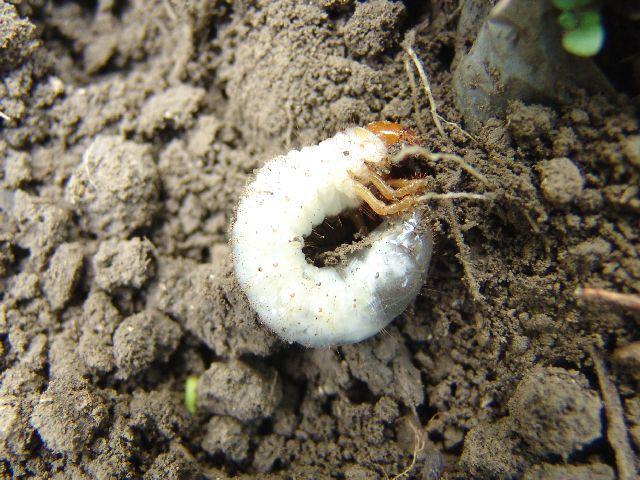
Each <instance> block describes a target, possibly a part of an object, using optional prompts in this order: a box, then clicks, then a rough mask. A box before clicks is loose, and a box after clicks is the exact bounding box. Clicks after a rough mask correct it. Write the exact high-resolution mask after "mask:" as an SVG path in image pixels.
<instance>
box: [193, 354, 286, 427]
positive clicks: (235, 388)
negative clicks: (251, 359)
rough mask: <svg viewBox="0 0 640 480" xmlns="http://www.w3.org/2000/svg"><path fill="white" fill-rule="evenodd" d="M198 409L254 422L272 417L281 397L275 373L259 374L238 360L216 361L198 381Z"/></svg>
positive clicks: (280, 389)
mask: <svg viewBox="0 0 640 480" xmlns="http://www.w3.org/2000/svg"><path fill="white" fill-rule="evenodd" d="M197 398H198V408H202V409H204V410H206V411H208V412H211V413H214V414H216V415H229V416H231V417H234V418H237V419H238V420H240V421H241V422H245V423H246V422H252V421H256V420H260V419H263V418H266V417H270V416H271V415H273V412H274V410H275V408H276V406H277V405H278V403H280V399H281V398H282V386H281V384H280V380H279V379H278V376H277V373H276V372H274V371H270V370H268V371H264V372H262V371H258V370H256V369H255V368H253V367H250V366H249V365H247V364H246V363H244V362H241V361H239V360H231V361H229V362H213V363H212V364H211V366H210V367H209V369H208V370H207V371H206V372H205V373H204V374H203V375H202V376H201V377H200V379H199V380H198V387H197Z"/></svg>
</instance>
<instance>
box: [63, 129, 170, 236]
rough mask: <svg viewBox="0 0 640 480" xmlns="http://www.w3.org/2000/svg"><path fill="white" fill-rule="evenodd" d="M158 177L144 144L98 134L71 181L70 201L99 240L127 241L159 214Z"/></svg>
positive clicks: (85, 225) (84, 223) (69, 188)
mask: <svg viewBox="0 0 640 480" xmlns="http://www.w3.org/2000/svg"><path fill="white" fill-rule="evenodd" d="M158 194H159V192H158V173H157V171H156V166H155V163H154V162H153V159H152V158H151V153H150V151H149V148H148V147H147V146H145V145H141V144H137V143H134V142H131V141H125V140H122V139H121V138H119V137H110V136H100V137H98V138H96V139H95V140H94V141H93V143H92V144H91V145H90V146H89V148H87V150H86V151H85V153H84V155H83V158H82V162H81V163H80V165H78V167H77V168H76V169H75V171H74V173H73V175H72V176H71V178H70V179H69V183H68V184H67V189H66V198H67V200H68V201H69V202H71V204H73V205H74V206H75V208H76V209H77V212H78V214H79V218H80V223H81V225H82V226H83V228H85V229H86V230H88V231H90V232H92V233H94V234H95V235H97V236H98V237H101V238H103V237H113V236H116V237H125V238H126V237H128V236H129V235H131V234H132V233H133V232H134V231H135V230H136V229H138V228H140V227H143V226H147V225H149V224H150V222H151V220H152V218H153V214H154V213H155V211H156V210H157V208H158V207H157V200H158Z"/></svg>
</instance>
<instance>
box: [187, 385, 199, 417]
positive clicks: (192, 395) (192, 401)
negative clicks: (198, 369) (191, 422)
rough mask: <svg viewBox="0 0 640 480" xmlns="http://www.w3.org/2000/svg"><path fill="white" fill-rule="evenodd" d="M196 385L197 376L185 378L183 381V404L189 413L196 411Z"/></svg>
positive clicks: (192, 413)
mask: <svg viewBox="0 0 640 480" xmlns="http://www.w3.org/2000/svg"><path fill="white" fill-rule="evenodd" d="M197 387H198V377H195V376H194V377H189V378H187V381H186V382H185V383H184V406H185V407H186V408H187V411H188V412H189V413H190V414H191V415H194V414H195V413H196V401H197V392H196V389H197Z"/></svg>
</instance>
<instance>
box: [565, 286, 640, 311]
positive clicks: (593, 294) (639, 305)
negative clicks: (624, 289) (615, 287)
mask: <svg viewBox="0 0 640 480" xmlns="http://www.w3.org/2000/svg"><path fill="white" fill-rule="evenodd" d="M575 296H576V297H578V298H580V299H582V300H587V301H594V302H604V303H610V304H613V305H619V306H621V307H625V308H630V309H632V310H640V295H633V294H630V293H619V292H612V291H611V290H604V289H602V288H592V287H584V288H583V287H578V288H576V291H575Z"/></svg>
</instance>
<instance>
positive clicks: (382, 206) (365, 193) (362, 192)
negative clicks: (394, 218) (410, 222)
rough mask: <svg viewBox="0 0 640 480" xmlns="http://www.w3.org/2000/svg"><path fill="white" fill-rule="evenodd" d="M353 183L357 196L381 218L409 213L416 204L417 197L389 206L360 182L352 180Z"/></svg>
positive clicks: (406, 198) (407, 198)
mask: <svg viewBox="0 0 640 480" xmlns="http://www.w3.org/2000/svg"><path fill="white" fill-rule="evenodd" d="M352 182H353V189H354V190H355V192H356V195H358V197H360V199H361V200H362V201H363V202H365V203H366V204H367V205H369V206H370V207H371V209H372V210H373V211H374V212H376V213H377V214H378V215H381V216H387V215H394V214H396V213H399V212H404V211H407V210H409V209H410V208H411V207H413V206H414V205H415V203H416V198H415V197H404V198H403V199H402V200H400V201H398V202H396V203H392V204H390V205H387V204H386V203H384V202H383V201H382V200H380V199H379V198H376V196H375V195H374V194H373V193H371V190H369V189H368V188H367V187H365V186H364V185H362V184H361V183H360V182H358V181H356V180H352Z"/></svg>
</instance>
